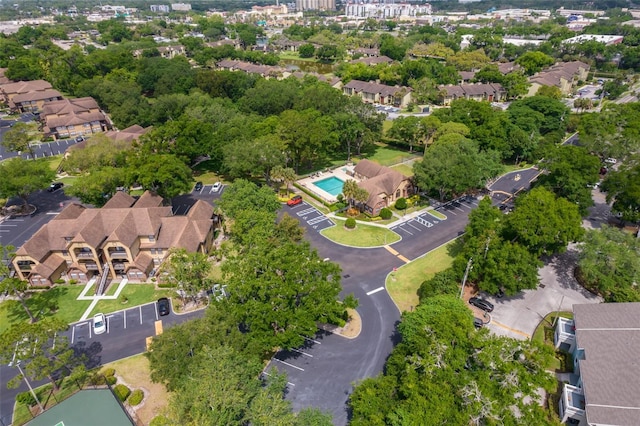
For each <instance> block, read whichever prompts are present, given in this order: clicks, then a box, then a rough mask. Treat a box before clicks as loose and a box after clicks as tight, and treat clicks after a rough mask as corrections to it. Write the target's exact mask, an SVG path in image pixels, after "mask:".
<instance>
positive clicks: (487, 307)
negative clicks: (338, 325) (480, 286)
mask: <svg viewBox="0 0 640 426" xmlns="http://www.w3.org/2000/svg"><path fill="white" fill-rule="evenodd" d="M469 303H470V304H472V305H473V306H475V307H478V308H480V309H482V310H483V311H487V312H492V311H493V304H492V303H491V302H488V301H486V300H484V299H480V298H479V297H472V298H471V299H469Z"/></svg>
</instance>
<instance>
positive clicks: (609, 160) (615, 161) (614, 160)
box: [604, 158, 618, 164]
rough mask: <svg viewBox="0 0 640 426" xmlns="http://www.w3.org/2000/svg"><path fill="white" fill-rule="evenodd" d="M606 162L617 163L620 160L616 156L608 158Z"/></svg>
mask: <svg viewBox="0 0 640 426" xmlns="http://www.w3.org/2000/svg"><path fill="white" fill-rule="evenodd" d="M604 162H605V163H607V164H616V163H617V162H618V160H616V159H615V158H607V159H606V160H604Z"/></svg>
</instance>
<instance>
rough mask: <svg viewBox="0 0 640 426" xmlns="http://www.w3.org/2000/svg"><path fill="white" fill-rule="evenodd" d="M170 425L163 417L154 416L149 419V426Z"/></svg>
mask: <svg viewBox="0 0 640 426" xmlns="http://www.w3.org/2000/svg"><path fill="white" fill-rule="evenodd" d="M172 424H173V423H171V422H170V421H169V419H168V418H166V417H165V416H155V417H154V418H153V419H151V422H150V423H149V426H171V425H172Z"/></svg>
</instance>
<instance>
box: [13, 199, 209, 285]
mask: <svg viewBox="0 0 640 426" xmlns="http://www.w3.org/2000/svg"><path fill="white" fill-rule="evenodd" d="M217 223H218V220H217V217H216V216H215V215H214V213H213V207H212V206H211V205H209V204H207V203H206V202H204V201H200V200H198V201H196V203H195V204H194V205H193V206H192V207H191V209H189V212H188V213H187V214H186V215H184V216H174V215H173V213H172V210H171V207H170V206H164V205H163V199H162V198H161V197H159V196H157V195H155V194H153V193H151V192H149V191H147V192H145V193H144V194H142V195H141V196H140V198H137V199H136V198H134V197H132V196H130V195H128V194H126V193H124V192H116V194H115V195H114V196H113V197H112V198H111V199H110V200H109V201H108V202H107V203H106V204H105V205H104V206H103V207H102V208H99V209H96V208H88V207H85V206H82V205H80V204H76V203H72V204H69V205H68V206H67V207H65V208H64V210H62V212H60V214H59V215H57V216H56V217H54V218H53V219H52V220H51V221H50V222H49V223H47V224H45V225H44V226H43V227H42V228H40V230H39V231H38V232H36V233H35V234H34V235H33V236H32V237H31V238H30V239H29V240H28V241H27V242H26V243H25V244H24V245H23V246H22V247H20V248H19V249H18V251H17V252H16V256H15V257H14V259H13V261H12V263H13V267H14V268H15V271H16V273H17V275H18V277H19V278H20V279H21V280H25V281H28V282H29V283H30V284H31V285H34V286H47V285H49V286H50V285H53V283H54V282H55V281H56V280H58V279H73V280H77V281H78V282H87V281H89V280H90V279H91V278H94V277H95V278H98V277H102V276H103V275H106V276H107V277H108V278H112V279H113V278H118V277H126V278H128V279H129V281H133V282H144V281H146V280H147V279H148V278H149V277H151V276H153V275H154V273H155V271H156V270H157V268H158V267H159V265H160V264H161V263H162V262H163V261H164V260H165V259H166V257H167V254H168V252H169V249H171V248H173V247H178V248H184V249H186V250H187V251H188V252H202V253H207V252H208V251H209V249H210V248H211V245H212V243H213V233H214V227H215V226H216V225H217Z"/></svg>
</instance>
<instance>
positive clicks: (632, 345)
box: [554, 303, 640, 426]
mask: <svg viewBox="0 0 640 426" xmlns="http://www.w3.org/2000/svg"><path fill="white" fill-rule="evenodd" d="M638 324H640V303H601V304H588V305H574V306H573V319H567V318H558V323H557V324H556V328H555V334H554V343H555V346H556V348H559V349H563V350H565V351H567V352H569V353H570V354H571V356H572V358H573V366H574V369H573V374H572V375H570V379H569V380H568V382H566V383H564V385H563V388H562V395H561V398H560V401H559V414H560V419H561V421H562V422H563V423H568V424H578V425H580V426H596V425H609V426H622V425H636V424H638V419H640V417H639V415H638V413H640V399H638V394H639V393H640V367H639V366H638V363H637V354H638V353H640V328H639V327H638Z"/></svg>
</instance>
